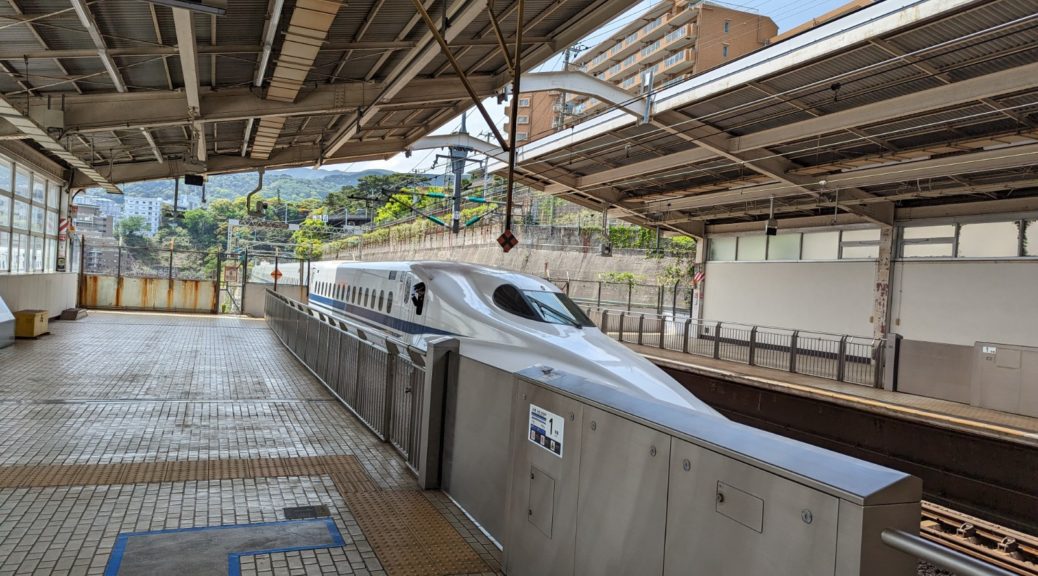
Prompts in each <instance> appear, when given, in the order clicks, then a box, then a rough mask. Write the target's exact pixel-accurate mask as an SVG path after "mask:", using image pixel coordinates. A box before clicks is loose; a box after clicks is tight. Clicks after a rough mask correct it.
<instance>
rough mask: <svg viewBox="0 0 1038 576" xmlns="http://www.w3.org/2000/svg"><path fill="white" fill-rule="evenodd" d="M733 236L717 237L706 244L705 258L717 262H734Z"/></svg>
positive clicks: (734, 239)
mask: <svg viewBox="0 0 1038 576" xmlns="http://www.w3.org/2000/svg"><path fill="white" fill-rule="evenodd" d="M736 241H737V238H736V237H735V236H719V237H717V238H710V240H709V241H708V242H707V257H708V258H709V259H710V260H716V261H718V262H725V261H728V262H730V261H732V260H735V243H736Z"/></svg>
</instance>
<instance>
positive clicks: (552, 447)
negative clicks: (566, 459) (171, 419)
mask: <svg viewBox="0 0 1038 576" xmlns="http://www.w3.org/2000/svg"><path fill="white" fill-rule="evenodd" d="M565 426H566V419H565V418H563V417H562V416H559V415H558V414H554V413H552V412H548V411H547V410H545V409H544V408H541V407H540V406H536V405H534V404H530V435H529V436H528V438H529V439H530V442H533V443H534V444H536V445H538V446H540V447H541V448H544V449H545V450H547V451H548V452H551V453H552V454H554V455H556V456H558V457H559V458H562V438H563V432H564V430H565Z"/></svg>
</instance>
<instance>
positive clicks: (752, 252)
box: [736, 234, 768, 260]
mask: <svg viewBox="0 0 1038 576" xmlns="http://www.w3.org/2000/svg"><path fill="white" fill-rule="evenodd" d="M767 245H768V237H767V236H764V235H763V234H762V235H760V236H740V237H739V251H738V252H737V253H736V258H737V259H738V260H763V259H764V250H765V248H766V247H767Z"/></svg>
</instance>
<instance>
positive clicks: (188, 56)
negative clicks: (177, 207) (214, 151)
mask: <svg viewBox="0 0 1038 576" xmlns="http://www.w3.org/2000/svg"><path fill="white" fill-rule="evenodd" d="M172 10H173V23H174V24H175V25H176V31H177V50H178V52H179V54H180V70H181V72H182V74H183V76H184V92H185V93H186V94H187V115H188V118H189V119H190V120H192V122H191V126H192V131H193V132H194V136H195V150H194V155H195V158H197V159H198V160H199V161H201V162H205V161H206V149H207V146H206V143H205V125H204V124H202V123H201V122H197V121H194V120H195V119H196V118H198V117H200V116H201V115H202V99H201V97H200V96H199V79H198V50H197V48H196V42H195V25H194V19H193V15H192V12H190V11H188V10H186V9H184V8H173V9H172Z"/></svg>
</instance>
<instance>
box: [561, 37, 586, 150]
mask: <svg viewBox="0 0 1038 576" xmlns="http://www.w3.org/2000/svg"><path fill="white" fill-rule="evenodd" d="M584 50H587V46H584V45H583V44H576V45H574V46H568V47H567V48H566V50H565V51H564V52H563V53H562V71H563V72H569V59H570V56H571V55H572V56H576V55H577V54H580V53H581V52H583V51H584ZM566 113H567V112H566V91H565V90H561V91H560V92H559V118H558V123H557V126H556V127H555V128H556V129H558V130H562V129H563V128H565V127H566Z"/></svg>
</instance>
